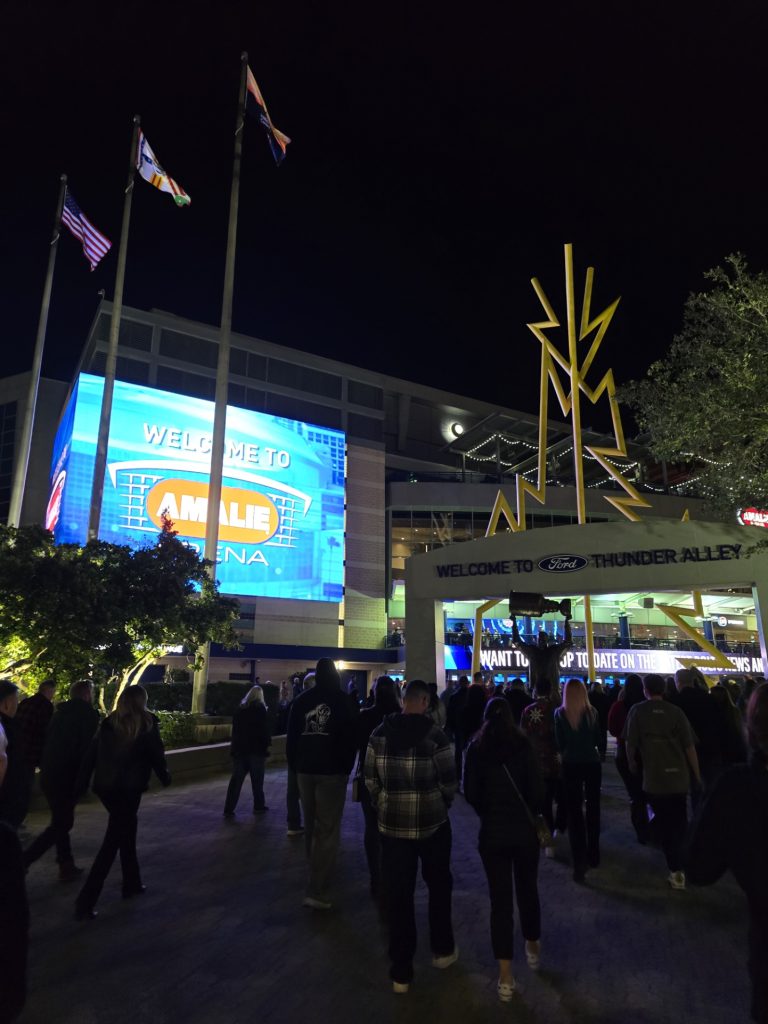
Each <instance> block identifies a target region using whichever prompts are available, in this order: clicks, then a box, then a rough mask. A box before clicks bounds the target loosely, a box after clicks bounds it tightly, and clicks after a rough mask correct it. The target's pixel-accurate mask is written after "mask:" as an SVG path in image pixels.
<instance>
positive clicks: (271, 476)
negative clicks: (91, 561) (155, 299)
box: [46, 373, 345, 601]
mask: <svg viewBox="0 0 768 1024" xmlns="http://www.w3.org/2000/svg"><path fill="white" fill-rule="evenodd" d="M103 388H104V381H103V378H101V377H94V376H91V375H90V374H85V373H83V374H81V375H80V376H79V378H78V380H77V382H76V384H75V387H74V389H73V392H72V395H71V398H70V400H69V403H68V405H67V408H66V409H65V411H64V414H63V416H62V420H61V423H60V425H59V430H58V432H57V434H56V441H55V443H54V452H53V462H52V472H51V491H50V498H49V502H48V511H47V515H46V526H47V528H48V529H50V530H52V531H53V533H54V537H55V539H56V542H57V543H72V544H84V543H85V540H86V535H87V529H88V512H89V509H90V504H91V486H92V481H93V467H94V461H95V457H96V438H97V435H98V427H99V413H100V410H101V398H102V392H103ZM212 432H213V403H212V402H208V401H205V400H203V399H199V398H189V397H187V396H185V395H176V394H173V393H171V392H167V391H159V390H157V389H155V388H149V387H143V386H140V385H135V384H126V383H123V382H121V381H116V382H115V392H114V400H113V407H112V421H111V426H110V433H109V447H108V451H107V473H106V479H105V481H104V501H103V505H102V511H101V522H100V526H99V538H100V539H101V540H105V541H109V542H111V543H115V544H129V545H131V546H132V547H138V546H140V545H142V544H151V543H153V541H154V539H155V538H156V537H157V534H158V532H159V531H160V528H161V525H162V516H163V514H164V513H165V514H166V515H167V516H168V517H169V518H170V519H171V520H172V522H173V525H174V529H176V530H177V531H178V534H179V537H180V538H181V539H182V540H184V541H185V542H186V543H188V544H189V545H190V546H191V547H193V548H195V549H196V550H197V551H199V552H200V554H201V555H202V553H203V548H204V546H205V522H206V516H207V503H208V499H207V496H208V478H209V472H210V462H211V435H212ZM344 466H345V436H344V434H343V433H342V432H341V431H339V430H332V429H329V428H326V427H319V426H314V425H312V424H309V423H302V422H300V421H298V420H289V419H283V418H282V417H279V416H270V415H268V414H265V413H259V412H252V411H249V410H245V409H237V408H234V407H230V408H228V409H227V431H226V449H225V456H224V475H223V481H222V497H221V509H220V525H219V544H218V551H217V563H218V564H217V567H216V578H217V579H218V580H219V582H220V585H221V590H222V591H223V592H224V593H227V594H237V595H240V596H257V597H283V598H293V599H297V600H314V601H340V600H341V598H342V588H343V582H344Z"/></svg>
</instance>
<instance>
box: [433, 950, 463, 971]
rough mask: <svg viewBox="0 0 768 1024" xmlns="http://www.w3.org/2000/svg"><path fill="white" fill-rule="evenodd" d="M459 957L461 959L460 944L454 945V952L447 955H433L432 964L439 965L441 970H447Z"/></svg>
mask: <svg viewBox="0 0 768 1024" xmlns="http://www.w3.org/2000/svg"><path fill="white" fill-rule="evenodd" d="M458 959H459V947H458V946H454V947H453V952H452V953H448V955H447V956H433V957H432V966H433V967H439V968H440V970H441V971H442V970H445V968H446V967H450V966H451V964H455V963H456V961H457V960H458Z"/></svg>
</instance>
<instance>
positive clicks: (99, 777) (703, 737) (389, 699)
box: [0, 643, 768, 1024]
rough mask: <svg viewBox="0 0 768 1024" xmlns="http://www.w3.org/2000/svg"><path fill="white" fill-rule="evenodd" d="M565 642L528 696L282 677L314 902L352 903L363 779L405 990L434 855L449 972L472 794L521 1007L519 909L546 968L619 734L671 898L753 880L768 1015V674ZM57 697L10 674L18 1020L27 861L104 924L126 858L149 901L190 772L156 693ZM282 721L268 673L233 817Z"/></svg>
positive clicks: (2, 877) (12, 993)
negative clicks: (273, 705)
mask: <svg viewBox="0 0 768 1024" xmlns="http://www.w3.org/2000/svg"><path fill="white" fill-rule="evenodd" d="M546 646H547V645H546V643H544V644H543V645H542V647H546ZM554 646H555V645H550V647H554ZM553 653H554V652H552V651H551V650H550V651H549V652H548V653H547V654H546V656H545V657H544V658H542V659H540V660H539V669H540V671H538V672H536V673H534V675H535V678H533V679H532V683H533V686H532V689H530V690H529V689H528V688H527V687H526V686H525V685H524V683H523V682H522V680H514V681H512V682H511V683H510V684H507V685H504V686H498V685H494V684H493V683H490V682H489V681H488V680H487V679H486V677H485V675H484V674H483V673H476V674H475V676H474V677H473V679H472V680H471V681H470V679H469V678H468V677H466V676H464V677H461V678H460V679H459V680H458V683H457V684H456V685H455V686H450V687H448V688H447V689H446V691H445V692H443V693H442V694H438V692H437V687H436V685H435V684H434V683H427V682H424V681H421V680H418V679H413V680H411V681H409V682H408V683H407V684H405V685H403V686H401V685H400V684H398V683H396V682H395V681H394V680H393V679H392V678H390V677H389V676H381V677H379V679H377V680H376V682H375V684H374V686H373V688H372V691H371V694H370V695H368V696H367V697H365V698H362V699H361V698H360V697H359V695H358V694H357V693H356V692H355V691H354V689H353V688H345V687H344V685H343V683H342V680H341V678H340V675H339V672H338V670H337V668H336V666H335V664H334V663H333V661H331V660H330V659H325V658H324V659H321V660H320V661H319V662H318V664H317V667H316V670H315V671H314V672H312V673H307V674H306V675H305V676H304V677H303V678H297V679H296V680H294V681H292V682H291V683H290V684H288V685H287V686H286V687H285V688H284V691H283V692H281V694H280V698H281V704H282V705H284V707H282V708H281V709H279V710H281V711H282V712H283V717H282V720H281V721H280V723H279V724H280V725H284V727H285V730H286V758H287V762H288V769H287V785H286V793H285V800H286V819H287V835H288V836H289V837H300V836H303V837H304V843H305V847H306V853H307V858H308V875H307V886H306V891H305V894H304V897H303V902H304V905H305V906H306V907H307V908H309V909H310V910H312V911H314V912H324V911H328V910H330V909H331V908H332V906H333V884H334V876H335V868H336V860H337V855H338V850H339V845H340V838H341V822H342V814H343V810H344V806H345V801H346V799H347V795H348V782H349V778H350V776H352V778H353V785H352V794H353V799H354V800H356V801H358V802H359V803H360V807H361V812H362V815H363V824H364V846H365V855H366V859H367V864H368V869H369V877H370V891H371V895H372V897H373V898H374V900H375V901H376V905H377V908H378V911H379V913H380V916H381V919H382V922H383V924H384V925H385V926H386V929H387V934H388V952H389V959H390V972H389V973H390V980H391V983H392V987H393V991H394V992H396V993H398V994H404V993H406V992H408V990H409V988H410V985H411V983H412V981H413V960H414V954H415V951H416V944H417V931H416V919H415V911H414V899H415V887H416V880H417V872H418V869H419V866H420V867H421V873H422V877H423V879H424V882H425V884H426V886H427V889H428V899H429V914H428V919H429V940H430V947H431V951H432V962H433V964H434V966H435V967H436V968H438V969H446V968H449V967H450V966H451V965H452V964H454V963H455V962H456V961H457V959H458V957H459V948H458V945H457V941H456V936H455V934H454V930H453V922H452V888H453V879H452V874H451V845H452V833H451V820H450V813H449V812H450V808H451V805H452V803H453V801H454V799H455V798H456V795H457V794H458V793H462V794H463V796H464V798H465V799H466V801H467V803H468V804H469V805H470V806H471V807H472V808H473V809H474V811H475V812H476V813H477V816H478V820H479V830H478V851H479V855H480V859H481V862H482V865H483V869H484V871H485V875H486V879H487V887H488V893H489V899H490V943H491V947H492V950H493V955H494V958H495V959H496V961H497V962H498V980H497V992H498V997H499V999H500V1000H501V1001H502V1002H509V1001H511V1000H512V999H513V997H514V992H515V988H516V980H515V975H514V970H513V961H514V957H513V935H514V907H515V906H516V907H517V912H518V914H519V921H520V927H521V931H522V934H523V938H524V956H525V960H526V962H527V964H528V966H529V967H530V968H531V969H532V970H536V969H537V968H538V967H539V965H540V962H541V959H542V956H543V955H545V951H542V944H541V917H542V909H541V900H540V895H539V889H538V870H539V858H540V856H541V855H542V854H543V855H544V856H552V855H553V850H554V845H555V843H556V842H557V841H558V836H563V835H566V836H567V839H568V844H569V848H570V856H571V866H572V871H573V879H574V882H575V883H577V884H579V885H583V884H585V882H586V880H587V875H588V873H589V872H591V871H595V870H598V869H599V866H600V856H601V851H600V799H601V777H602V771H603V763H604V761H605V759H606V751H607V736H608V733H610V734H611V735H612V736H614V737H615V739H616V765H617V769H618V772H619V774H620V776H621V778H622V780H623V782H624V784H625V786H626V790H627V795H628V798H629V816H630V820H631V824H632V826H633V829H634V832H635V835H636V837H637V840H638V842H639V843H642V844H648V843H651V844H653V845H656V846H658V847H660V849H661V851H662V852H663V855H664V858H665V860H666V870H667V876H666V878H667V882H668V885H669V887H670V890H671V891H672V892H680V891H684V890H685V888H686V885H687V884H688V883H689V882H692V883H694V884H697V885H704V884H710V883H712V882H714V881H716V880H717V879H718V878H719V877H720V876H721V875H722V874H723V873H724V872H725V871H727V870H731V871H732V872H733V874H734V876H735V878H736V880H737V882H738V884H739V885H740V886H741V887H742V889H743V890H744V891H745V893H746V896H747V903H748V907H749V934H748V941H749V951H750V955H749V969H750V976H751V980H752V991H753V1007H752V1012H753V1018H754V1019H755V1020H756V1021H758V1022H760V1024H768V979H767V978H766V974H765V972H764V971H763V970H762V958H763V957H764V950H765V948H767V946H768V873H767V872H766V870H765V867H766V864H767V863H768V684H766V683H765V682H763V681H756V680H741V681H734V680H727V679H723V680H721V682H720V683H718V684H717V685H715V686H713V687H710V686H709V685H708V683H707V681H706V680H705V679H704V677H703V676H702V675H701V673H699V672H698V671H697V670H696V669H681V670H680V671H678V672H677V673H676V676H675V677H674V679H665V678H662V677H660V676H655V675H647V676H645V677H644V678H643V679H641V678H640V677H639V676H629V677H627V679H626V680H625V681H624V684H623V685H622V686H618V685H616V686H614V687H609V688H604V687H603V686H602V685H601V684H600V683H592V684H585V682H584V681H583V680H581V679H576V678H573V679H568V680H567V681H566V682H565V684H564V685H563V686H562V688H561V686H560V680H559V677H558V674H557V671H558V668H557V661H558V659H557V658H556V657H552V656H550V655H551V654H553ZM533 660H535V659H532V661H533ZM54 690H55V687H54V685H53V683H52V681H47V682H46V683H43V684H42V685H41V686H40V688H39V690H38V692H37V693H36V694H35V695H33V696H31V697H27V698H26V699H25V700H23V701H21V702H19V693H18V691H17V688H16V687H15V686H14V685H13V684H11V683H9V682H4V681H0V859H1V866H0V897H2V898H1V899H0V933H2V934H3V935H4V937H5V938H7V940H8V941H7V943H5V946H6V950H7V951H9V952H6V957H5V969H4V971H3V975H4V977H3V986H2V989H1V990H0V991H1V992H2V995H0V1020H12V1019H14V1016H15V1015H16V1014H17V1013H18V1012H19V1010H20V1008H21V1006H22V1005H23V1000H24V992H25V964H26V954H25V952H24V951H25V950H26V934H27V930H28V918H29V912H28V908H27V902H26V896H25V872H26V871H27V870H28V869H29V868H30V867H31V865H32V864H34V863H35V862H36V861H37V860H39V859H40V858H41V857H43V855H44V854H45V853H46V852H47V851H48V850H50V849H51V848H53V847H55V850H56V861H57V864H58V875H59V878H60V880H61V881H62V883H72V882H75V881H79V880H81V876H84V881H83V882H82V885H81V887H80V890H79V893H78V895H77V897H76V898H75V901H74V913H75V916H76V918H77V919H78V920H88V919H92V918H95V917H96V916H97V910H96V906H97V901H98V898H99V895H100V892H101V889H102V886H103V884H104V881H105V879H106V878H107V875H108V873H109V871H110V869H111V867H112V865H113V863H114V860H115V858H116V857H117V854H118V853H119V854H120V865H121V870H122V895H123V898H125V899H129V898H133V897H136V896H140V895H141V894H142V893H143V892H144V891H145V886H144V883H143V881H142V876H141V872H140V867H139V861H138V856H137V845H136V837H137V822H138V811H139V806H140V802H141V797H142V793H143V792H144V791H145V790H146V788H147V784H148V781H149V777H150V774H151V772H153V771H154V772H155V774H156V775H157V776H158V778H159V779H160V781H161V783H162V784H163V785H168V784H169V783H170V775H169V773H168V769H167V766H166V761H165V755H164V751H163V745H162V741H161V739H160V734H159V731H158V724H157V720H156V719H155V717H154V716H153V715H151V714H150V713H149V711H148V710H147V694H146V691H145V690H144V689H143V688H142V687H141V686H131V687H128V688H127V689H126V690H124V691H123V693H122V694H121V695H120V697H119V699H118V701H117V707H116V710H115V711H114V712H113V713H112V714H111V715H109V716H107V717H106V718H104V719H100V716H99V714H98V713H97V711H96V710H95V708H94V707H93V702H92V701H93V695H92V689H91V685H90V683H88V682H87V681H83V682H79V683H76V684H74V685H73V686H72V687H71V690H70V693H69V699H68V700H66V701H63V702H61V703H59V704H58V705H56V707H55V708H54V705H53V697H54ZM271 731H272V730H271V729H270V726H269V715H268V710H267V706H266V702H265V699H264V692H263V690H262V688H261V687H260V686H259V685H255V686H253V687H251V688H250V689H249V690H248V692H247V693H246V695H245V697H244V698H243V701H242V703H241V705H240V707H239V708H238V709H237V711H236V713H235V715H234V718H233V728H232V741H231V757H232V776H231V779H230V782H229V785H228V787H227V791H226V797H225V803H224V808H223V814H224V817H225V818H227V819H230V818H232V817H234V816H235V814H236V807H237V803H238V799H239V797H240V795H241V790H242V786H243V782H244V780H245V778H246V776H250V780H251V789H252V795H253V811H254V813H256V814H263V813H265V812H266V811H267V810H268V808H267V807H266V803H265V798H264V773H265V762H266V758H267V756H268V753H269V750H270V743H271ZM36 772H39V781H40V788H41V790H42V793H43V794H44V796H45V799H46V801H47V803H48V806H49V809H50V822H49V824H48V826H47V827H46V828H45V829H44V830H43V831H42V832H41V833H40V834H39V835H38V836H36V837H35V838H34V839H32V841H31V842H29V843H28V844H27V845H26V846H25V848H24V849H22V846H21V843H20V841H19V837H18V830H19V827H20V826H21V824H22V822H23V821H24V819H25V817H26V814H27V811H28V808H29V802H30V794H31V789H32V781H33V779H34V776H35V773H36ZM91 785H92V788H93V790H94V792H95V793H96V794H97V796H98V797H99V799H100V800H101V802H102V803H103V805H104V807H105V809H106V811H107V815H108V818H107V826H106V832H105V835H104V839H103V842H102V845H101V847H100V849H99V851H98V853H97V855H96V858H95V860H94V862H93V864H92V866H91V868H90V870H89V871H88V873H87V874H86V873H85V871H84V869H83V868H82V867H80V866H78V864H77V863H76V860H75V857H74V855H73V850H72V843H71V839H70V833H71V831H72V828H73V824H74V820H75V814H76V806H77V802H78V800H79V799H80V797H81V796H82V795H83V794H84V792H85V791H86V789H88V788H89V786H91ZM689 807H690V811H691V812H692V819H693V820H692V821H691V820H690V815H689ZM675 898H678V897H675Z"/></svg>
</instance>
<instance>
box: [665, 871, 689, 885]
mask: <svg viewBox="0 0 768 1024" xmlns="http://www.w3.org/2000/svg"><path fill="white" fill-rule="evenodd" d="M667 881H668V882H669V884H670V887H671V888H672V889H684V888H685V875H684V874H683V872H682V871H670V873H669V874H668V875H667Z"/></svg>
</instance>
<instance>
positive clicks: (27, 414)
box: [8, 174, 67, 526]
mask: <svg viewBox="0 0 768 1024" xmlns="http://www.w3.org/2000/svg"><path fill="white" fill-rule="evenodd" d="M66 194H67V176H66V174H62V175H61V177H60V178H59V198H58V201H57V203H56V216H55V218H54V221H53V233H52V235H51V243H50V249H49V253H48V270H47V271H46V275H45V284H44V286H43V301H42V303H41V305H40V319H39V320H38V322H37V338H36V339H35V353H34V356H33V357H32V371H31V376H30V378H29V391H28V392H27V405H26V408H25V409H24V423H23V426H22V428H21V441H20V442H19V454H18V458H17V460H16V469H15V472H14V474H13V490H12V491H11V507H10V510H9V512H8V525H9V526H19V524H20V523H21V508H22V505H23V503H24V491H25V489H26V486H27V471H28V469H29V453H30V451H31V449H32V430H33V428H34V425H35V412H36V410H37V393H38V390H39V387H40V370H41V367H42V365H43V349H44V348H45V334H46V331H47V329H48V310H49V308H50V305H51V290H52V288H53V270H54V267H55V266H56V252H57V250H58V247H59V246H58V241H59V234H60V232H61V214H62V211H63V209H64V197H65V196H66Z"/></svg>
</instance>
